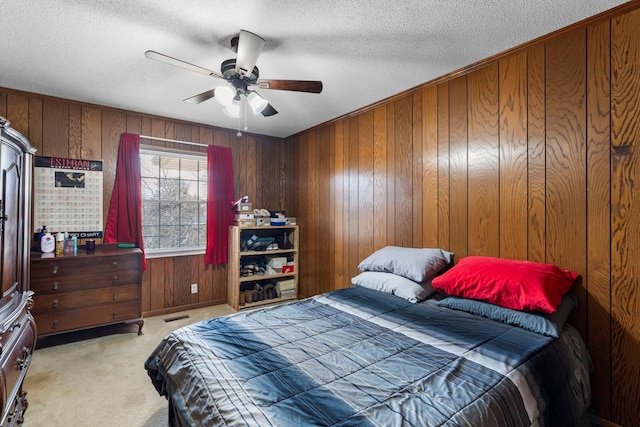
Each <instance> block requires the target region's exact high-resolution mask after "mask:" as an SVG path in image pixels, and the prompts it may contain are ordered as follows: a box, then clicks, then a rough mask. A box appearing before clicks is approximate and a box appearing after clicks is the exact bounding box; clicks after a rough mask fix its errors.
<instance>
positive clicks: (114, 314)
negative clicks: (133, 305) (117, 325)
mask: <svg viewBox="0 0 640 427" xmlns="http://www.w3.org/2000/svg"><path fill="white" fill-rule="evenodd" d="M113 318H114V319H117V318H118V312H117V311H114V312H113Z"/></svg>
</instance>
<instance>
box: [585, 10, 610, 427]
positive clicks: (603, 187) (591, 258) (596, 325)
mask: <svg viewBox="0 0 640 427" xmlns="http://www.w3.org/2000/svg"><path fill="white" fill-rule="evenodd" d="M610 29H611V26H610V24H609V22H608V21H607V22H605V23H602V24H600V25H598V26H595V27H592V28H589V29H588V30H587V31H588V32H587V79H588V83H587V90H588V99H587V166H588V167H587V190H588V191H587V236H588V239H587V272H586V275H585V282H586V286H587V290H588V297H587V301H586V308H587V313H588V316H587V322H588V323H587V331H588V335H587V336H586V339H587V343H588V344H589V348H590V352H591V358H592V359H593V365H594V369H593V386H592V388H591V389H592V391H593V395H594V399H593V400H594V401H595V402H598V403H599V405H598V408H597V410H598V414H600V416H602V417H603V418H605V419H611V387H612V386H611V351H610V348H611V323H610V321H609V319H610V318H611V289H610V283H611V255H610V252H611V244H610V236H611V197H610V185H611V148H610V146H611V126H610V121H611V114H610V105H611V68H610V58H611V48H610V43H611V37H610ZM583 305H584V304H583Z"/></svg>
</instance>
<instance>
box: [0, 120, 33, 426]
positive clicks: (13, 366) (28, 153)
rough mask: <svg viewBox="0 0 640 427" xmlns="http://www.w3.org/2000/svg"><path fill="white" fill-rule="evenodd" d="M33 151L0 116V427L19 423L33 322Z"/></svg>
mask: <svg viewBox="0 0 640 427" xmlns="http://www.w3.org/2000/svg"><path fill="white" fill-rule="evenodd" d="M34 152H35V150H34V149H33V148H32V147H31V145H30V144H29V141H27V139H26V138H25V137H24V136H22V135H20V134H19V133H18V132H16V131H15V130H14V129H12V128H11V127H10V123H9V122H8V121H7V120H5V119H4V118H2V117H0V168H1V169H2V170H1V173H0V187H1V189H0V277H1V278H2V293H1V294H0V426H2V427H8V426H16V425H22V423H23V421H24V413H25V411H26V410H27V399H26V395H27V393H26V392H24V391H23V390H22V383H23V381H24V378H25V376H26V374H27V369H28V368H29V364H30V363H31V355H32V354H33V350H34V348H35V342H36V325H35V322H34V321H33V317H32V316H31V313H29V308H30V306H31V304H32V302H33V301H32V299H31V295H32V292H30V291H29V242H30V240H31V239H30V238H29V236H30V233H31V222H30V221H31V220H30V219H31V170H32V160H33V153H34Z"/></svg>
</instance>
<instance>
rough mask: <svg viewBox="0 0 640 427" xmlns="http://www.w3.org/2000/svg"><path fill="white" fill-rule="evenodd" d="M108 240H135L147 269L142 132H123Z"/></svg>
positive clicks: (106, 234) (111, 241)
mask: <svg viewBox="0 0 640 427" xmlns="http://www.w3.org/2000/svg"><path fill="white" fill-rule="evenodd" d="M104 242H105V243H135V244H136V245H137V246H138V247H139V248H140V249H141V250H142V269H143V270H146V269H147V260H146V259H145V257H144V242H143V240H142V191H141V182H140V136H139V135H135V134H131V133H123V134H122V135H120V146H119V148H118V164H117V166H116V179H115V182H114V183H113V193H111V201H110V203H109V213H108V214H107V226H106V227H105V233H104Z"/></svg>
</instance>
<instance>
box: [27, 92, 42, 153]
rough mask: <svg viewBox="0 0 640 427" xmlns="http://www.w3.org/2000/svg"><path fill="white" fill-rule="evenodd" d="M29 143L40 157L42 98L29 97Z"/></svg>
mask: <svg viewBox="0 0 640 427" xmlns="http://www.w3.org/2000/svg"><path fill="white" fill-rule="evenodd" d="M27 137H28V138H29V142H30V143H31V145H32V146H33V148H35V149H36V150H37V151H36V156H42V98H36V97H33V96H30V97H29V133H28V135H27Z"/></svg>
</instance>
